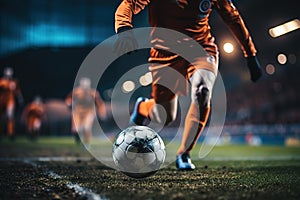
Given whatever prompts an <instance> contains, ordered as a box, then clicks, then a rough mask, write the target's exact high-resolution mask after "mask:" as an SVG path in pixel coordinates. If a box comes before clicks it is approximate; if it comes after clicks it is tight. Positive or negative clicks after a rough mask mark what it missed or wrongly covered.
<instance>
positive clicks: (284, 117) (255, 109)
mask: <svg viewBox="0 0 300 200" xmlns="http://www.w3.org/2000/svg"><path fill="white" fill-rule="evenodd" d="M299 85H300V79H299V77H298V73H297V71H296V70H286V71H285V72H284V73H281V74H278V75H274V76H273V77H269V78H268V79H264V80H262V81H261V82H259V83H257V84H245V85H244V86H243V87H239V88H237V89H236V90H232V91H229V92H227V105H228V107H227V118H226V124H228V125H232V124H234V125H243V124H296V123H299V122H300V90H299V88H298V87H299Z"/></svg>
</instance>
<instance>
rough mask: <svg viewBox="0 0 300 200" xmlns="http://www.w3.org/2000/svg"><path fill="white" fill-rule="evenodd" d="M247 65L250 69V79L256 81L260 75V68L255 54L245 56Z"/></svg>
mask: <svg viewBox="0 0 300 200" xmlns="http://www.w3.org/2000/svg"><path fill="white" fill-rule="evenodd" d="M247 66H248V69H249V71H250V77H251V81H253V82H256V81H257V80H258V79H259V78H260V77H261V76H262V69H261V67H260V64H259V61H258V59H257V57H256V56H249V57H248V58H247Z"/></svg>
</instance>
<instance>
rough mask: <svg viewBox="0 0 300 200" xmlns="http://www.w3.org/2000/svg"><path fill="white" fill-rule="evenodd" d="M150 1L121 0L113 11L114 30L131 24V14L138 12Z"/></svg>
mask: <svg viewBox="0 0 300 200" xmlns="http://www.w3.org/2000/svg"><path fill="white" fill-rule="evenodd" d="M149 3H150V0H123V1H122V2H121V4H120V5H119V7H118V8H117V10H116V12H115V31H116V33H117V31H118V29H119V28H121V27H123V26H127V27H131V28H132V27H133V26H132V15H133V14H138V13H139V12H140V11H141V10H143V9H144V8H145V6H146V5H148V4H149Z"/></svg>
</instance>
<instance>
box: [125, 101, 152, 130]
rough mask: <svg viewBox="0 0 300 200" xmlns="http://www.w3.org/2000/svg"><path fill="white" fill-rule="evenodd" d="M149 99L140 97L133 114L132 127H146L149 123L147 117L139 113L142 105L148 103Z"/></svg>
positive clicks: (131, 118)
mask: <svg viewBox="0 0 300 200" xmlns="http://www.w3.org/2000/svg"><path fill="white" fill-rule="evenodd" d="M147 100H148V98H145V97H139V98H138V99H137V100H136V102H135V106H134V109H133V112H132V114H131V117H130V121H129V124H130V125H139V126H145V125H146V123H147V117H145V116H144V115H142V114H140V113H139V106H140V103H142V102H145V101H147Z"/></svg>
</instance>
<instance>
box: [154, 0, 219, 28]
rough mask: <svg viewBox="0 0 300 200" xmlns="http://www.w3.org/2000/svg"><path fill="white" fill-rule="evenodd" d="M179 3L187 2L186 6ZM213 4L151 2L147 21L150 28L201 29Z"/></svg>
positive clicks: (201, 0) (169, 0)
mask: <svg viewBox="0 0 300 200" xmlns="http://www.w3.org/2000/svg"><path fill="white" fill-rule="evenodd" d="M180 1H187V4H181V3H180ZM214 3H215V0H151V2H150V4H149V21H150V23H151V25H152V26H158V27H164V28H170V29H173V30H178V31H185V29H187V28H189V29H199V28H201V29H203V28H206V27H205V26H207V25H208V17H209V15H210V12H211V10H212V8H213V5H214Z"/></svg>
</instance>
